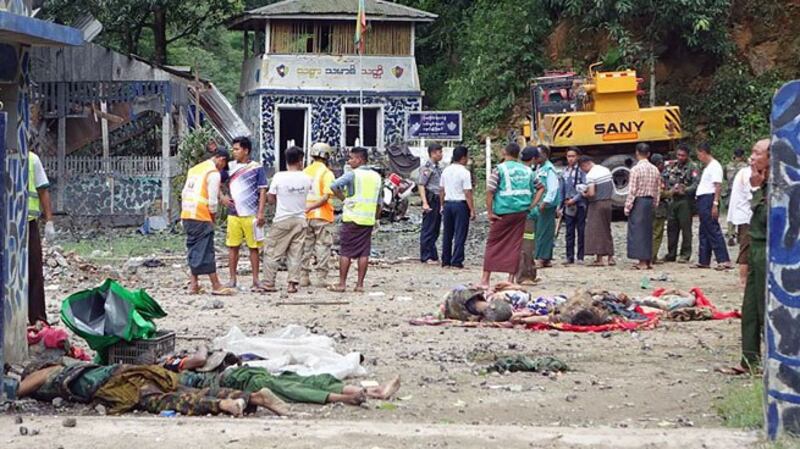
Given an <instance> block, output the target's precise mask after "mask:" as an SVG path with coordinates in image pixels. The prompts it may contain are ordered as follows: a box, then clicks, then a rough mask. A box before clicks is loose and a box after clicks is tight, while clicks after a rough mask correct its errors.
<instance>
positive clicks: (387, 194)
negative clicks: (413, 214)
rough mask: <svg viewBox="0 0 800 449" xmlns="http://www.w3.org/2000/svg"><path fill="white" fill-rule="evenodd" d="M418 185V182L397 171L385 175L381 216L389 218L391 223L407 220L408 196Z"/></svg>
mask: <svg viewBox="0 0 800 449" xmlns="http://www.w3.org/2000/svg"><path fill="white" fill-rule="evenodd" d="M416 187H417V183H415V182H414V181H412V180H411V179H407V178H403V177H402V176H400V175H398V174H397V173H390V174H389V176H386V177H384V178H383V188H382V189H381V207H382V211H381V218H388V219H389V222H390V223H394V222H396V221H400V220H406V219H407V218H408V217H406V212H408V203H409V200H408V198H409V197H410V196H411V194H412V193H414V189H415V188H416Z"/></svg>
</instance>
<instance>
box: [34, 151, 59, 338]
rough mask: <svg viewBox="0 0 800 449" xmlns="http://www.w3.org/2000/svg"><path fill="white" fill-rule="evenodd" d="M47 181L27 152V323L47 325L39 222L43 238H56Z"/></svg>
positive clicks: (39, 167) (38, 163)
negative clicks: (42, 229) (41, 220)
mask: <svg viewBox="0 0 800 449" xmlns="http://www.w3.org/2000/svg"><path fill="white" fill-rule="evenodd" d="M49 187H50V181H49V180H48V179H47V174H46V173H45V171H44V167H43V166H42V161H41V160H40V159H39V156H37V155H36V153H34V152H33V151H30V152H28V322H29V323H30V324H36V322H37V321H44V322H45V323H47V309H46V308H45V303H44V273H43V270H42V268H43V266H44V263H43V262H44V261H43V260H42V238H41V235H40V233H39V222H40V219H43V220H44V222H45V226H44V236H45V239H47V240H48V241H52V240H53V238H54V237H55V235H56V230H55V227H54V226H53V213H52V209H51V208H50V191H49Z"/></svg>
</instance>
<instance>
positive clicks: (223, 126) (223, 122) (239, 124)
mask: <svg viewBox="0 0 800 449" xmlns="http://www.w3.org/2000/svg"><path fill="white" fill-rule="evenodd" d="M207 86H209V88H207V89H203V91H202V92H201V93H200V108H201V109H202V110H203V112H205V113H206V115H207V116H208V119H209V120H210V121H211V125H212V126H213V127H214V129H216V130H217V132H218V133H219V134H220V135H221V136H222V137H223V138H224V139H225V141H226V142H228V143H230V142H232V141H233V139H235V138H236V137H241V136H250V135H252V133H251V132H250V130H249V129H248V128H247V125H245V124H244V121H242V119H241V118H240V117H239V115H238V114H237V113H236V110H235V109H233V106H232V105H231V104H230V102H228V99H227V98H225V95H222V92H220V91H219V90H218V89H217V86H215V85H214V84H213V83H207Z"/></svg>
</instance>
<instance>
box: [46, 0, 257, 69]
mask: <svg viewBox="0 0 800 449" xmlns="http://www.w3.org/2000/svg"><path fill="white" fill-rule="evenodd" d="M243 6H244V3H243V1H242V0H199V1H186V0H47V1H46V2H45V4H44V10H45V13H46V14H47V15H48V16H50V18H53V19H55V20H57V21H60V22H68V21H70V20H71V19H73V18H75V17H77V16H79V15H81V14H82V13H85V12H91V13H92V14H93V15H94V16H95V17H96V18H97V19H98V20H99V21H100V22H101V23H102V24H103V28H104V31H103V34H102V37H101V41H102V43H104V44H106V45H108V46H110V47H112V48H115V49H117V50H120V51H122V52H125V53H129V54H140V55H141V52H142V51H145V50H150V51H151V54H150V55H143V56H146V57H148V56H149V57H150V59H151V60H152V61H153V62H154V63H156V64H166V63H167V54H168V53H167V48H168V47H169V45H170V44H172V43H174V42H176V41H178V40H180V39H184V38H187V37H192V36H196V35H197V34H198V32H199V31H200V30H202V29H204V28H206V27H213V26H215V25H218V24H220V23H222V22H223V21H224V20H225V19H226V18H228V17H230V16H232V15H233V14H235V13H237V12H240V11H241V10H242V8H243Z"/></svg>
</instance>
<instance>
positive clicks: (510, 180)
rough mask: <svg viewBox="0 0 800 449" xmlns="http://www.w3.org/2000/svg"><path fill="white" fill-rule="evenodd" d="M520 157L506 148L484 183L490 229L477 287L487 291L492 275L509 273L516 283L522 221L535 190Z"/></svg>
mask: <svg viewBox="0 0 800 449" xmlns="http://www.w3.org/2000/svg"><path fill="white" fill-rule="evenodd" d="M519 153H520V148H519V145H517V144H516V143H510V144H508V145H506V147H505V148H504V149H503V162H502V163H501V164H499V165H498V166H497V167H496V168H495V169H494V170H493V171H492V174H491V176H490V177H489V180H488V182H487V183H486V210H487V211H488V214H489V223H490V225H489V236H488V238H487V239H486V250H485V252H484V256H483V276H482V277H481V283H480V286H481V287H484V288H489V286H490V281H491V277H492V272H498V273H508V282H512V283H513V282H515V280H516V273H517V269H518V268H519V258H520V253H521V252H522V238H523V235H524V233H525V219H526V217H527V216H528V213H529V212H530V209H531V207H532V201H533V193H534V191H535V190H536V186H535V184H534V182H535V177H534V175H533V171H531V169H530V167H527V166H525V165H524V164H522V163H521V162H519Z"/></svg>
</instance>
